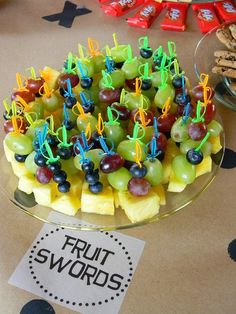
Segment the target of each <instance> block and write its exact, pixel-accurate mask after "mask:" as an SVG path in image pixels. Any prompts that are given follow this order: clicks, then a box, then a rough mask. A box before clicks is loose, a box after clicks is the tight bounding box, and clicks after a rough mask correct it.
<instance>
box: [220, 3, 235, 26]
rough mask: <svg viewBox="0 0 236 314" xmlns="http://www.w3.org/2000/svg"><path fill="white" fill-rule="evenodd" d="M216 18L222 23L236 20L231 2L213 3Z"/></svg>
mask: <svg viewBox="0 0 236 314" xmlns="http://www.w3.org/2000/svg"><path fill="white" fill-rule="evenodd" d="M215 9H216V12H217V14H218V16H219V17H220V18H221V19H222V20H223V21H224V22H226V21H231V20H235V19H236V8H235V6H234V4H233V2H232V1H220V2H216V3H215Z"/></svg>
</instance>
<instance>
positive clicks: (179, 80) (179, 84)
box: [172, 76, 182, 88]
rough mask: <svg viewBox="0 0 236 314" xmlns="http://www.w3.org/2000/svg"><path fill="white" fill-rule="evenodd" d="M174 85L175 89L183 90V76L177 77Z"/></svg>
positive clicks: (173, 82)
mask: <svg viewBox="0 0 236 314" xmlns="http://www.w3.org/2000/svg"><path fill="white" fill-rule="evenodd" d="M172 85H173V86H174V88H181V87H182V77H181V76H175V77H174V79H173V80H172Z"/></svg>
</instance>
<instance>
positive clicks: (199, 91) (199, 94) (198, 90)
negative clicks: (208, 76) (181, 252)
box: [191, 85, 214, 101]
mask: <svg viewBox="0 0 236 314" xmlns="http://www.w3.org/2000/svg"><path fill="white" fill-rule="evenodd" d="M191 93H192V96H193V98H194V99H195V101H198V100H200V101H203V87H202V86H201V85H196V86H195V87H194V88H193V89H192V91H191ZM209 96H210V92H209V91H208V92H207V97H209ZM213 97H214V90H213V89H212V94H211V98H210V99H212V98H213Z"/></svg>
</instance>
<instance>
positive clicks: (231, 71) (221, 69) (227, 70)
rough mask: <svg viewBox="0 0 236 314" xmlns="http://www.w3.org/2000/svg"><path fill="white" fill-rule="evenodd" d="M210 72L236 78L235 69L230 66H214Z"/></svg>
mask: <svg viewBox="0 0 236 314" xmlns="http://www.w3.org/2000/svg"><path fill="white" fill-rule="evenodd" d="M212 73H215V74H220V75H223V76H226V77H230V78H234V79H236V70H235V69H230V68H226V67H221V66H215V67H213V68H212Z"/></svg>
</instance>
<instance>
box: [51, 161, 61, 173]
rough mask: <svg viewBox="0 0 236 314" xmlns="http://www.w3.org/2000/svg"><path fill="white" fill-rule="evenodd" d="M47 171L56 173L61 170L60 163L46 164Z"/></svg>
mask: <svg viewBox="0 0 236 314" xmlns="http://www.w3.org/2000/svg"><path fill="white" fill-rule="evenodd" d="M48 169H49V170H51V171H52V172H53V173H55V172H58V171H59V170H61V163H60V161H56V162H52V163H49V164H48Z"/></svg>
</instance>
